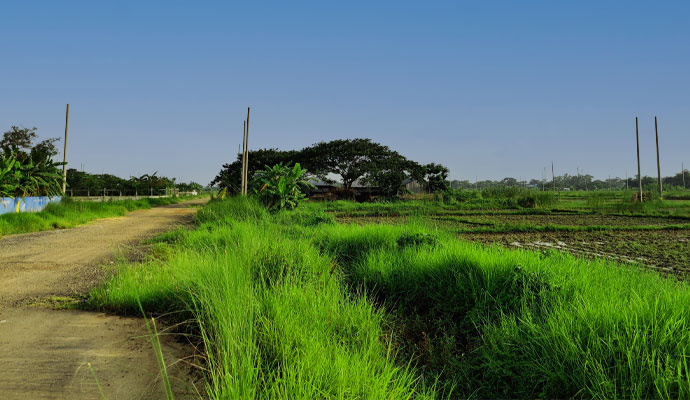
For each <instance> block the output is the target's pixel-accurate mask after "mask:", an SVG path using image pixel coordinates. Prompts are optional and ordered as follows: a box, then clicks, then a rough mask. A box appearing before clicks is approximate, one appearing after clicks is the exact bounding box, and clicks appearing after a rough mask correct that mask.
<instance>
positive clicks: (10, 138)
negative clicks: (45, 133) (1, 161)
mask: <svg viewBox="0 0 690 400" xmlns="http://www.w3.org/2000/svg"><path fill="white" fill-rule="evenodd" d="M34 140H36V128H24V127H18V126H14V125H13V126H12V127H10V130H9V131H7V132H5V133H4V134H3V135H2V140H1V141H0V149H2V152H3V153H5V154H7V153H15V154H16V153H20V152H23V153H28V152H29V151H31V147H32V145H33V142H34Z"/></svg>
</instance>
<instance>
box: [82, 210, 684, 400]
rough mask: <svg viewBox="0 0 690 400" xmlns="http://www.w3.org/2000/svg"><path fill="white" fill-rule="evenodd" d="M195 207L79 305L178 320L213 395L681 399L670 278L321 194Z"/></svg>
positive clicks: (680, 341)
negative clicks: (273, 208)
mask: <svg viewBox="0 0 690 400" xmlns="http://www.w3.org/2000/svg"><path fill="white" fill-rule="evenodd" d="M197 219H198V222H199V228H198V229H196V230H193V231H176V232H173V233H170V234H167V235H165V236H163V237H162V239H161V241H160V243H159V244H158V246H159V247H160V249H159V250H160V251H158V252H156V254H158V258H156V259H152V260H150V261H148V262H145V263H142V264H134V265H124V266H123V267H122V269H121V272H120V273H119V274H118V275H117V276H115V277H114V278H113V279H112V280H110V281H109V282H107V284H105V285H104V286H103V287H102V288H100V289H98V290H96V291H94V292H93V293H92V295H91V298H90V301H89V304H90V305H91V306H93V307H98V308H104V309H109V310H116V311H121V312H133V313H136V312H137V310H138V307H139V304H141V305H142V306H143V308H144V310H145V311H146V312H158V313H169V312H183V313H182V315H186V316H187V317H188V318H191V319H192V321H193V327H194V329H193V332H194V333H195V334H197V335H198V338H199V341H201V342H203V346H202V347H201V348H203V349H204V351H205V357H206V366H205V368H206V369H207V371H208V373H207V382H208V383H207V391H208V394H209V396H210V397H211V398H218V399H220V398H248V397H251V398H264V397H270V398H335V397H338V398H411V397H414V398H424V397H430V398H438V397H454V398H456V397H460V398H463V397H476V398H495V397H501V398H505V397H510V398H515V397H530V398H534V397H551V398H553V397H556V398H563V397H599V398H612V397H633V398H649V397H655V398H657V397H658V398H679V397H688V396H690V371H689V370H688V367H687V365H688V359H687V357H688V354H690V330H689V329H688V328H689V327H688V326H687V323H688V321H690V311H688V309H687V307H685V306H684V305H685V304H688V302H689V301H690V288H688V286H687V284H685V283H684V282H679V281H676V280H675V279H674V278H672V277H671V278H663V277H661V276H659V275H658V274H656V273H654V272H652V271H648V270H644V269H642V268H637V267H634V266H629V265H628V266H625V265H620V264H616V263H613V262H610V261H605V260H584V259H578V258H574V257H572V256H570V255H567V254H563V253H560V252H549V253H546V254H541V253H538V252H531V251H524V250H506V249H502V248H498V247H488V248H487V247H483V246H481V245H478V244H472V243H467V242H463V241H459V240H457V238H456V237H454V236H453V235H452V234H450V233H448V232H444V231H442V230H436V229H433V228H431V227H425V226H423V225H420V224H414V223H413V224H407V225H397V226H391V225H367V226H357V225H339V224H334V223H333V217H332V216H330V215H328V214H327V213H325V212H324V208H319V207H316V206H310V207H307V208H302V209H298V210H296V211H291V212H278V213H275V214H269V213H267V211H265V209H264V208H263V207H262V206H260V205H259V204H257V203H255V202H254V201H253V200H248V199H241V198H230V199H228V200H225V201H214V202H212V203H211V204H209V205H207V206H206V207H204V208H203V209H201V210H200V211H199V213H198V216H197ZM175 315H181V314H179V313H178V314H175Z"/></svg>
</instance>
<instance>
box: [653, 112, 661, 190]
mask: <svg viewBox="0 0 690 400" xmlns="http://www.w3.org/2000/svg"><path fill="white" fill-rule="evenodd" d="M654 133H656V173H657V178H658V180H659V197H662V193H661V163H660V161H659V128H658V127H657V124H656V116H654Z"/></svg>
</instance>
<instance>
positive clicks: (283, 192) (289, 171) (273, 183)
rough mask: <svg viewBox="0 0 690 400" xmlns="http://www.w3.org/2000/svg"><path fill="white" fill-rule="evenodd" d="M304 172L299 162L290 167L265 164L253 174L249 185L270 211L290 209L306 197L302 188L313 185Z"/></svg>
mask: <svg viewBox="0 0 690 400" xmlns="http://www.w3.org/2000/svg"><path fill="white" fill-rule="evenodd" d="M306 172H307V171H306V170H304V169H302V167H300V164H299V163H296V164H295V165H294V167H292V168H290V167H288V166H285V165H282V164H276V165H274V166H273V167H269V166H268V165H267V166H266V168H265V169H264V170H263V171H260V172H257V173H256V174H254V179H253V180H252V183H251V186H252V189H253V191H254V194H255V195H256V196H257V197H258V198H259V201H260V202H261V203H263V204H264V205H265V206H266V207H267V208H268V209H269V210H270V211H279V210H283V209H287V210H292V209H294V208H296V207H297V205H298V204H299V203H300V202H301V201H303V200H304V199H305V198H306V195H305V194H304V190H306V189H309V188H310V187H313V185H312V184H310V183H309V182H307V180H305V179H304V174H305V173H306Z"/></svg>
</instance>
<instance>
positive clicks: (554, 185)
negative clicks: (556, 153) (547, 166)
mask: <svg viewBox="0 0 690 400" xmlns="http://www.w3.org/2000/svg"><path fill="white" fill-rule="evenodd" d="M551 180H552V181H553V191H554V192H555V191H556V174H554V173H553V161H551Z"/></svg>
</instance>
